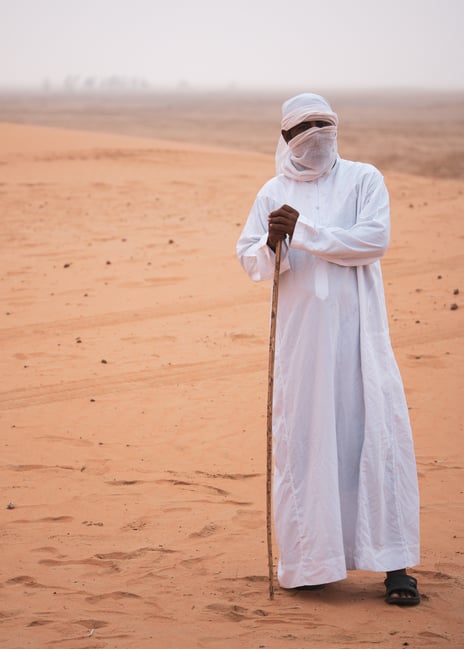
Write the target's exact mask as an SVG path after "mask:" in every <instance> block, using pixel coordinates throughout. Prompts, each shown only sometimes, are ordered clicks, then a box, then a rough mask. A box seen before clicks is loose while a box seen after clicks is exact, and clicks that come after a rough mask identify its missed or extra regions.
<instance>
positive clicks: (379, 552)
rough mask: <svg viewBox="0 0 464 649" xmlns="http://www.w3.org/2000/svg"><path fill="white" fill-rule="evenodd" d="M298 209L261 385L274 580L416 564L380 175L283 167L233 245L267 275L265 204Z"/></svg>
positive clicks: (353, 167)
mask: <svg viewBox="0 0 464 649" xmlns="http://www.w3.org/2000/svg"><path fill="white" fill-rule="evenodd" d="M284 203H286V204H288V205H290V206H291V207H293V208H295V209H296V210H298V211H299V212H300V216H299V218H298V221H297V224H296V227H295V231H294V234H293V237H292V240H291V242H290V243H289V242H288V240H287V242H285V243H284V245H283V247H282V263H281V276H280V284H279V304H278V314H277V333H276V357H275V380H274V390H275V391H274V409H273V437H274V517H275V529H276V535H277V542H278V545H279V565H278V577H279V583H280V585H281V586H283V587H284V588H294V587H296V586H302V585H314V584H322V583H328V582H332V581H337V580H340V579H343V578H345V577H346V571H347V570H353V569H362V570H372V571H388V570H396V569H400V568H406V567H408V566H412V565H415V564H417V563H418V562H419V495H418V485H417V473H416V464H415V457H414V448H413V442H412V435H411V429H410V424H409V416H408V409H407V405H406V400H405V396H404V390H403V384H402V381H401V377H400V374H399V370H398V367H397V364H396V361H395V358H394V355H393V351H392V348H391V344H390V337H389V331H388V322H387V315H386V310H385V298H384V292H383V283H382V275H381V269H380V262H379V259H380V257H381V256H382V255H383V254H384V252H385V250H386V248H387V245H388V241H389V200H388V193H387V190H386V187H385V185H384V182H383V178H382V176H381V174H380V173H379V172H378V171H377V169H375V168H374V167H372V166H371V165H368V164H363V163H355V162H350V161H348V160H342V159H340V158H339V159H338V160H337V162H336V164H335V166H334V167H333V169H332V170H331V171H330V172H329V173H328V174H326V175H325V176H322V177H321V178H319V179H318V180H315V181H312V182H300V181H295V180H291V179H289V178H287V177H285V176H283V175H279V176H276V177H275V178H273V179H271V180H270V181H269V182H267V183H266V184H265V185H264V187H263V188H262V189H261V190H260V192H259V193H258V196H257V198H256V201H255V203H254V205H253V208H252V210H251V212H250V215H249V217H248V220H247V223H246V225H245V228H244V230H243V232H242V235H241V237H240V239H239V242H238V244H237V253H238V257H239V259H240V262H241V264H242V266H243V268H244V269H245V271H246V272H247V273H248V275H249V276H250V277H251V278H252V279H253V280H255V281H260V280H266V279H271V278H272V276H273V272H274V262H275V255H274V253H273V252H272V250H271V249H270V248H269V247H268V246H267V245H266V240H267V231H268V223H267V217H268V214H269V213H270V212H272V211H273V210H275V209H277V208H279V207H280V206H281V205H283V204H284Z"/></svg>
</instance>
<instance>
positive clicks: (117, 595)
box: [85, 590, 141, 604]
mask: <svg viewBox="0 0 464 649" xmlns="http://www.w3.org/2000/svg"><path fill="white" fill-rule="evenodd" d="M140 598H141V596H140V595H136V594H135V593H129V592H128V591H125V590H115V591H113V592H112V593H103V594H102V595H90V596H89V597H86V598H85V601H86V602H88V603H89V604H99V603H100V602H102V601H103V600H105V599H115V600H120V599H140Z"/></svg>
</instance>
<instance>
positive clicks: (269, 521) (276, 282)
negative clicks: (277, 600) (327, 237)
mask: <svg viewBox="0 0 464 649" xmlns="http://www.w3.org/2000/svg"><path fill="white" fill-rule="evenodd" d="M281 251H282V241H278V242H277V245H276V251H275V268H274V282H273V285H272V307H271V327H270V329H271V331H270V335H269V369H268V391H267V449H266V529H267V562H268V568H269V599H274V570H273V559H272V404H273V397H274V358H275V336H276V324H277V300H278V297H279V276H280V254H281Z"/></svg>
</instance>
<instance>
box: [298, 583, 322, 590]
mask: <svg viewBox="0 0 464 649" xmlns="http://www.w3.org/2000/svg"><path fill="white" fill-rule="evenodd" d="M323 588H325V584H314V586H296V588H295V590H322V589H323Z"/></svg>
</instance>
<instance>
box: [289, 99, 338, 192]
mask: <svg viewBox="0 0 464 649" xmlns="http://www.w3.org/2000/svg"><path fill="white" fill-rule="evenodd" d="M313 120H324V121H325V122H329V123H330V126H323V127H322V128H318V127H313V128H310V129H308V130H307V131H304V132H303V133H300V134H299V135H296V136H295V137H294V138H292V139H291V140H290V142H289V143H288V144H287V142H285V140H284V138H283V137H282V135H281V136H280V138H279V142H278V145H277V151H276V171H277V174H284V175H285V176H287V177H289V178H293V179H294V180H300V181H308V180H316V179H317V178H320V177H321V176H323V175H324V174H325V173H327V172H328V171H329V170H330V169H331V168H332V167H333V165H334V163H335V160H336V159H337V125H338V117H337V114H336V113H334V112H333V110H332V109H331V107H330V106H329V104H328V103H327V101H326V100H325V99H324V98H323V97H321V96H320V95H314V94H312V93H309V92H307V93H303V94H301V95H297V96H296V97H292V98H291V99H288V100H287V101H286V102H284V104H283V105H282V123H281V126H282V130H283V131H288V130H289V129H291V128H292V127H293V126H296V125H297V124H300V123H301V122H307V121H313Z"/></svg>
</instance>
